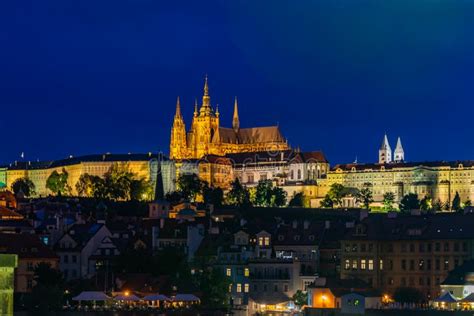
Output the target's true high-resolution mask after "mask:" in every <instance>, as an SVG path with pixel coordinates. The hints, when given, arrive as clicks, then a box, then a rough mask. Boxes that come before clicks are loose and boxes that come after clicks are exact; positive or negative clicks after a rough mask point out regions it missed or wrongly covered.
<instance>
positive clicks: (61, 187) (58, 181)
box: [46, 168, 71, 195]
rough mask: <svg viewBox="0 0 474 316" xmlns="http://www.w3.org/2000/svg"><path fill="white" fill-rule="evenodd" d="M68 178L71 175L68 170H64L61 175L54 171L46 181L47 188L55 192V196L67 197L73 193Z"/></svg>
mask: <svg viewBox="0 0 474 316" xmlns="http://www.w3.org/2000/svg"><path fill="white" fill-rule="evenodd" d="M68 177H69V174H68V173H67V171H66V169H64V168H63V170H62V172H61V173H59V172H57V171H56V170H54V171H53V172H52V173H51V174H50V175H49V177H48V179H46V188H47V189H49V190H50V191H51V192H53V194H56V195H67V194H69V193H70V192H71V187H70V186H69V185H68V183H67V179H68Z"/></svg>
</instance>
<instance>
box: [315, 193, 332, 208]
mask: <svg viewBox="0 0 474 316" xmlns="http://www.w3.org/2000/svg"><path fill="white" fill-rule="evenodd" d="M319 205H320V206H321V207H322V208H333V206H334V202H333V201H332V199H331V197H330V196H329V194H326V195H325V196H324V199H322V200H321V202H320V203H319Z"/></svg>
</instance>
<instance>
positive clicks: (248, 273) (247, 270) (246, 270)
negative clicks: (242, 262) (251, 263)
mask: <svg viewBox="0 0 474 316" xmlns="http://www.w3.org/2000/svg"><path fill="white" fill-rule="evenodd" d="M244 276H246V277H248V276H250V270H249V268H245V270H244Z"/></svg>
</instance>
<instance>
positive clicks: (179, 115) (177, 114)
mask: <svg viewBox="0 0 474 316" xmlns="http://www.w3.org/2000/svg"><path fill="white" fill-rule="evenodd" d="M175 116H177V117H181V105H180V104H179V96H178V99H177V100H176V114H175Z"/></svg>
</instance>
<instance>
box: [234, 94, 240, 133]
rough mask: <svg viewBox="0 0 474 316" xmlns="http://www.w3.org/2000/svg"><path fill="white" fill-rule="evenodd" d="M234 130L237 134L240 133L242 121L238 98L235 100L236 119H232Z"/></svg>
mask: <svg viewBox="0 0 474 316" xmlns="http://www.w3.org/2000/svg"><path fill="white" fill-rule="evenodd" d="M232 128H233V129H234V131H235V132H238V131H239V128H240V121H239V107H238V104H237V97H235V100H234V117H233V118H232Z"/></svg>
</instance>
